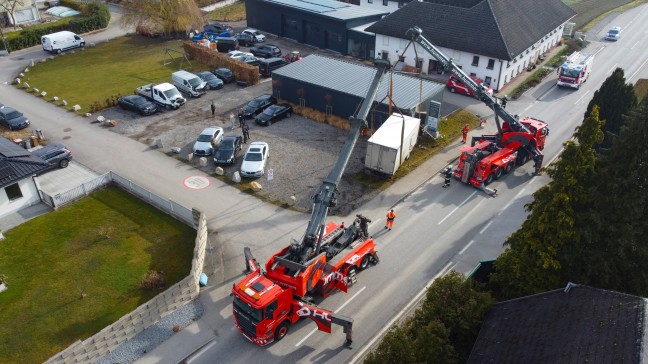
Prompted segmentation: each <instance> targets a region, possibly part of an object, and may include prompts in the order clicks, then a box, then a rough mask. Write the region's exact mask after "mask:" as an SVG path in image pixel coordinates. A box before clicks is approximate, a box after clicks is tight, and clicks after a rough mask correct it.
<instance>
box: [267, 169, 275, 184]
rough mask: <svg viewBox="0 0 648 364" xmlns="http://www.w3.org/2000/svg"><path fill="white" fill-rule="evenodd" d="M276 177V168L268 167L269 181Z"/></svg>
mask: <svg viewBox="0 0 648 364" xmlns="http://www.w3.org/2000/svg"><path fill="white" fill-rule="evenodd" d="M273 178H274V170H273V169H272V168H269V169H268V181H272V179H273Z"/></svg>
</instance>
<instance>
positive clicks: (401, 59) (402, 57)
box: [398, 55, 405, 63]
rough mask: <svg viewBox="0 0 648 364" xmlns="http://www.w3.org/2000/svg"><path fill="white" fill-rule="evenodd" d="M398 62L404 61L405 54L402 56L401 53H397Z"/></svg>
mask: <svg viewBox="0 0 648 364" xmlns="http://www.w3.org/2000/svg"><path fill="white" fill-rule="evenodd" d="M398 62H403V63H405V56H403V55H399V56H398Z"/></svg>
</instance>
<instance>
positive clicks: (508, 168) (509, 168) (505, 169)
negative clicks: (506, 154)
mask: <svg viewBox="0 0 648 364" xmlns="http://www.w3.org/2000/svg"><path fill="white" fill-rule="evenodd" d="M512 169H513V162H511V163H509V164H507V165H506V167H504V173H505V174H509V173H511V170H512Z"/></svg>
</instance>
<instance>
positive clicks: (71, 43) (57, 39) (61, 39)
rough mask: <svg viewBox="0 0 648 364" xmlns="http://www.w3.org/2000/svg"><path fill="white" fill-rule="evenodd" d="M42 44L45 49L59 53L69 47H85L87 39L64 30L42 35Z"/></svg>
mask: <svg viewBox="0 0 648 364" xmlns="http://www.w3.org/2000/svg"><path fill="white" fill-rule="evenodd" d="M41 44H42V45H43V50H44V51H46V52H51V53H56V54H59V53H61V52H62V51H65V50H68V49H72V48H81V47H85V40H83V38H81V37H79V36H78V35H76V34H74V33H72V32H68V31H67V30H64V31H62V32H57V33H52V34H47V35H44V36H42V37H41Z"/></svg>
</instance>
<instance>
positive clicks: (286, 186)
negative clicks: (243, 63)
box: [102, 40, 378, 215]
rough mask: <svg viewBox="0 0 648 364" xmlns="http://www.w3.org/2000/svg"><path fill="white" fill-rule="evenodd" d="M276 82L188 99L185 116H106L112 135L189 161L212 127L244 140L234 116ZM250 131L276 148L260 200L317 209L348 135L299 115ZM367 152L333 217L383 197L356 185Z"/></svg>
mask: <svg viewBox="0 0 648 364" xmlns="http://www.w3.org/2000/svg"><path fill="white" fill-rule="evenodd" d="M283 42H290V41H285V40H284V41H283ZM269 43H272V44H277V45H278V43H279V42H276V40H270V41H269ZM286 47H287V46H286V45H283V46H282V51H284V53H285V52H286V49H290V50H293V49H295V48H294V47H290V48H286ZM169 78H170V77H169ZM270 81H271V79H269V78H266V79H263V78H262V81H261V83H260V84H258V85H254V86H250V87H240V86H237V85H236V84H235V83H234V84H226V85H225V87H224V88H223V89H220V90H210V91H207V93H206V94H205V95H203V96H201V97H199V98H195V99H191V98H190V99H188V102H187V104H186V105H184V106H182V107H181V108H180V109H179V110H172V111H163V112H161V113H157V114H155V115H152V116H146V117H142V116H139V115H137V114H135V113H132V112H129V111H124V110H121V109H119V108H111V109H107V110H104V111H103V112H102V115H103V116H104V117H106V118H108V119H112V120H117V121H118V123H117V126H115V127H113V128H110V129H109V130H111V131H113V132H117V133H120V134H123V135H126V136H129V137H130V138H133V139H135V140H138V141H140V142H141V143H143V144H146V145H153V144H154V143H155V142H156V140H158V139H159V140H160V141H161V143H162V148H161V152H164V153H167V154H168V155H169V156H170V157H175V158H179V159H181V160H185V161H186V160H187V159H186V158H187V155H188V154H189V153H191V152H192V146H193V143H194V141H195V140H196V137H197V136H198V134H199V133H200V132H201V131H202V130H203V129H204V128H206V127H208V126H211V125H216V126H221V127H222V128H223V129H224V130H225V135H230V134H238V135H242V131H241V129H240V128H239V127H238V121H237V122H236V129H235V130H231V129H230V121H229V114H230V113H231V112H233V113H234V114H236V113H237V110H238V109H239V108H240V107H242V106H243V105H245V104H246V103H247V102H248V101H249V100H252V99H253V98H254V97H256V96H259V95H262V94H270V93H271V92H272V90H271V82H270ZM212 101H213V102H214V105H215V106H216V112H215V117H212V116H211V110H210V104H211V102H212ZM248 125H249V126H250V138H251V141H264V142H267V143H268V144H269V148H270V153H269V156H270V157H269V159H268V164H267V166H266V175H265V176H263V177H261V178H259V179H257V182H259V183H260V184H261V185H262V186H263V191H261V192H259V194H261V195H262V196H264V197H265V198H267V199H270V200H273V201H277V202H280V203H281V202H285V201H288V199H289V198H290V196H295V197H296V198H297V204H296V205H295V208H297V209H299V210H301V211H308V210H309V209H310V208H311V205H312V202H311V199H310V196H311V195H312V194H313V193H314V192H315V190H316V189H317V188H318V187H319V186H320V184H321V181H322V180H323V179H324V178H325V177H326V176H327V175H328V173H329V172H330V170H331V168H332V167H333V165H334V164H335V161H336V160H337V157H338V153H339V151H340V150H341V149H342V145H343V144H344V141H345V140H346V135H347V132H346V131H344V130H340V129H337V128H334V127H332V126H329V125H325V124H321V123H317V122H314V121H311V120H308V119H306V118H304V117H301V116H298V115H294V114H293V115H292V116H291V117H290V118H288V119H284V120H281V121H279V122H277V123H274V124H272V125H271V126H269V127H263V126H259V125H257V124H255V123H254V121H253V120H248ZM247 145H249V142H248V144H247ZM247 145H245V144H244V145H243V150H242V151H241V152H239V153H238V154H237V161H236V163H235V164H234V165H233V166H229V167H224V168H223V169H224V170H225V173H226V175H227V176H228V177H231V176H232V174H233V173H234V171H237V170H239V168H240V164H241V159H242V156H243V154H244V153H245V150H246V149H247ZM173 147H178V148H181V153H179V154H177V155H176V154H173V153H171V152H170V151H171V148H173ZM365 150H366V138H364V139H363V140H361V141H359V143H358V144H356V148H355V150H354V153H353V156H352V157H351V160H350V161H349V165H348V167H347V169H346V173H345V175H344V177H343V180H342V182H341V183H340V186H339V190H340V195H339V198H338V200H339V203H338V208H336V209H334V210H333V211H332V213H335V214H340V215H346V214H348V213H349V212H350V211H352V210H353V209H355V208H356V207H357V206H359V205H361V204H362V203H363V202H365V201H368V200H369V199H371V197H373V196H375V194H377V192H378V191H377V190H371V189H368V188H366V187H364V186H361V185H359V184H357V183H352V181H351V176H353V175H354V174H356V173H358V172H361V171H362V170H363V157H364V153H365ZM196 165H197V162H196ZM197 168H199V167H197ZM269 168H271V169H272V170H273V179H272V180H271V181H268V179H267V175H268V173H267V169H269ZM202 169H203V170H204V171H205V172H207V173H213V172H214V169H215V165H214V163H213V160H212V159H211V158H208V164H207V167H204V168H202ZM249 181H251V180H249V179H243V182H249Z"/></svg>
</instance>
